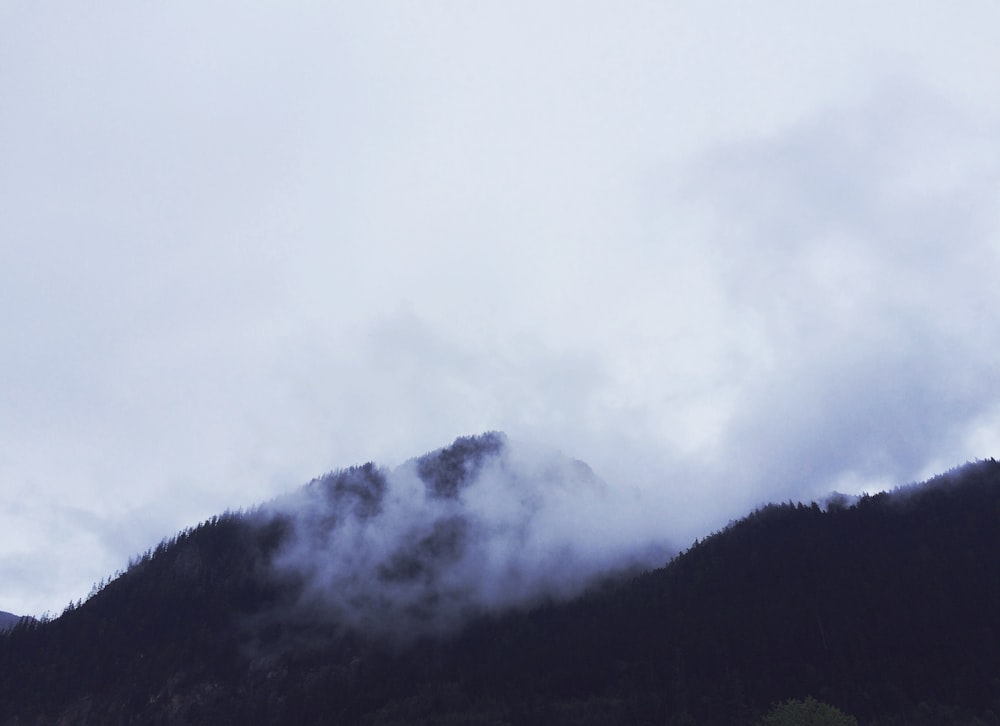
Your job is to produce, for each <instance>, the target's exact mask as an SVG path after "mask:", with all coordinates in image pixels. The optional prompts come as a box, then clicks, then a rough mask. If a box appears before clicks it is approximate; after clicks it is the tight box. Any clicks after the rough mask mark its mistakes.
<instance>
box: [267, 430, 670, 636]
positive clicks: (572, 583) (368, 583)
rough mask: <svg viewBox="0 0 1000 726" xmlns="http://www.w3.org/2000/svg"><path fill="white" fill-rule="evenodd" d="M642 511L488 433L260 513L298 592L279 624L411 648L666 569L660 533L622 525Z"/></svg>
mask: <svg viewBox="0 0 1000 726" xmlns="http://www.w3.org/2000/svg"><path fill="white" fill-rule="evenodd" d="M641 505H642V501H641V499H640V498H639V496H638V493H637V492H632V496H622V495H621V493H620V492H619V493H618V494H617V495H613V494H612V491H611V489H610V488H609V487H608V485H607V484H605V483H604V482H603V481H601V480H600V479H599V478H598V477H597V476H595V474H594V472H592V471H591V470H590V468H589V467H588V466H587V465H586V464H584V463H582V462H580V461H576V460H574V459H570V458H568V457H566V456H564V455H562V454H560V453H558V452H555V451H547V450H541V449H537V448H535V447H531V446H527V445H524V444H519V443H515V442H511V441H510V440H508V439H507V437H506V436H504V435H503V434H499V433H492V434H485V435H482V436H479V437H474V438H461V439H459V440H457V441H456V442H455V443H454V444H452V445H451V446H449V447H447V448H445V449H441V450H438V451H435V452H433V453H430V454H427V455H425V456H423V457H420V458H417V459H413V460H410V461H408V462H406V463H405V464H403V465H401V466H399V467H397V468H395V469H391V470H387V469H380V468H378V467H375V466H373V465H370V464H369V465H365V466H361V467H354V468H351V469H347V470H343V471H339V472H334V473H331V474H329V475H327V476H325V477H323V478H321V479H317V480H315V481H313V482H312V483H310V484H309V485H308V486H307V487H305V488H304V489H302V490H300V491H298V492H296V493H295V494H293V495H290V496H287V497H284V498H282V499H280V500H278V501H277V502H275V503H273V504H272V505H270V506H269V507H268V508H267V509H265V513H267V512H276V513H278V515H279V516H282V517H284V518H286V519H287V521H288V522H289V524H290V535H289V540H288V542H287V544H286V545H285V546H284V547H283V548H282V549H281V550H280V551H279V552H278V554H277V555H276V557H275V560H274V567H275V574H276V575H277V576H278V577H279V578H284V579H287V580H289V581H291V582H295V583H298V584H300V585H301V587H302V594H301V596H300V597H299V599H298V600H297V601H296V602H295V603H293V604H291V605H290V606H289V607H288V610H287V611H286V612H283V613H282V615H283V617H286V618H293V619H294V618H296V617H298V618H303V619H308V620H309V621H312V622H315V621H319V622H328V623H336V624H340V625H344V626H349V627H354V628H357V629H361V630H364V631H365V632H368V633H376V634H381V635H385V636H389V637H393V638H407V637H413V636H418V635H421V634H428V633H442V632H447V631H449V630H451V629H453V628H455V627H457V626H459V625H461V624H462V623H463V622H464V621H465V620H466V619H467V618H469V617H470V616H473V615H476V614H482V613H495V612H499V611H502V610H505V609H509V608H516V607H523V606H528V605H532V604H537V603H538V602H540V601H543V600H559V599H563V598H566V597H570V596H573V595H575V594H578V593H579V592H581V591H582V590H583V589H584V588H586V587H587V586H588V585H592V584H594V583H595V582H596V581H598V580H600V579H601V578H605V577H610V576H622V575H623V574H628V573H629V572H634V571H635V570H637V569H641V568H647V567H656V566H659V565H662V564H663V563H664V562H665V561H666V560H667V558H668V556H669V553H670V550H669V547H668V544H667V542H666V541H665V538H664V537H663V533H657V534H655V535H654V534H653V533H652V532H644V531H641V530H638V531H637V530H636V529H634V528H628V527H626V526H624V525H625V524H626V523H628V522H634V521H635V520H636V513H637V510H638V509H639V507H641Z"/></svg>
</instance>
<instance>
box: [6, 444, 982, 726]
mask: <svg viewBox="0 0 1000 726" xmlns="http://www.w3.org/2000/svg"><path fill="white" fill-rule="evenodd" d="M505 446H506V442H505V440H504V439H503V438H502V437H499V435H488V436H487V437H477V438H473V439H462V440H459V442H456V445H455V446H453V447H449V448H447V449H443V450H441V451H439V452H435V453H434V454H432V455H429V456H428V457H423V458H421V459H417V460H414V461H413V462H408V464H406V465H404V467H403V468H402V471H403V472H404V473H405V471H411V472H415V476H416V481H419V482H420V483H421V485H422V487H423V489H422V490H420V491H421V496H422V497H424V500H426V501H427V502H430V503H431V504H430V505H428V506H430V509H428V510H427V512H429V513H430V514H431V515H434V517H437V518H436V519H435V518H434V517H432V518H431V519H430V521H428V522H426V523H425V524H424V525H422V526H417V523H412V524H413V525H414V526H413V527H400V528H399V530H398V531H399V533H400V534H399V537H396V538H392V539H388V540H385V542H386V543H387V546H386V548H385V549H384V551H383V550H381V549H377V548H374V549H370V550H369V549H366V548H368V547H373V544H372V542H371V541H369V540H367V539H365V537H367V536H369V535H370V534H371V533H370V532H368V530H366V529H365V524H364V523H365V522H369V521H372V522H373V521H377V520H378V519H379V518H380V517H387V516H388V515H389V514H391V513H392V511H393V510H392V507H394V506H397V505H395V504H393V503H392V499H393V497H394V496H395V494H394V491H395V490H394V487H396V486H401V485H402V484H401V482H404V481H405V480H404V479H400V478H399V477H400V476H403V474H402V473H400V474H392V473H388V474H387V473H386V472H382V471H381V470H379V469H377V468H375V467H373V466H365V467H358V468H355V469H350V470H347V471H344V472H338V473H335V474H331V475H329V476H327V477H323V478H321V479H319V480H316V481H314V482H313V483H311V484H310V485H308V486H307V487H306V488H305V489H304V490H303V492H300V493H297V494H295V495H291V498H290V499H284V500H279V501H278V502H276V503H274V504H272V505H268V506H264V507H261V508H258V509H255V510H253V511H250V512H244V513H227V514H224V515H222V516H219V517H216V518H213V519H211V520H209V521H207V522H205V523H203V524H201V525H199V526H198V527H194V528H191V529H188V530H185V531H184V532H181V533H180V534H179V535H177V536H176V537H174V538H172V539H170V540H169V541H165V542H164V543H162V544H161V545H160V546H159V547H157V548H156V550H154V551H151V552H148V553H146V554H145V555H143V556H142V557H140V558H138V559H137V560H136V561H135V562H134V563H133V564H132V565H131V566H130V568H129V569H128V570H127V571H126V572H125V573H124V574H122V575H121V576H119V577H117V578H116V579H114V580H113V581H111V582H110V583H107V584H104V585H103V587H100V588H99V589H98V591H97V592H96V593H95V594H94V595H93V596H92V597H91V598H90V599H88V600H87V601H86V602H84V603H81V604H79V605H73V606H70V607H69V608H67V610H66V611H65V612H64V613H63V614H62V615H61V616H60V617H58V618H56V619H54V620H50V621H46V622H25V621H22V622H20V623H18V624H17V625H16V626H15V627H14V628H13V629H12V630H11V631H10V632H9V633H7V634H6V635H4V636H2V637H0V724H3V725H5V726H6V725H7V724H18V725H22V724H43V723H44V724H49V723H64V724H88V723H93V724H117V723H143V724H203V723H204V724H209V723H211V724H227V723H233V724H235V723H240V724H244V723H261V724H263V723H268V724H270V723H275V724H282V723H287V724H293V723H295V724H313V723H324V724H325V723H349V724H350V723H363V724H413V723H425V724H432V723H433V724H446V723H455V724H457V723H483V724H491V723H496V724H501V723H510V724H522V723H524V724H530V723H538V724H542V723H545V724H551V723H566V724H570V723H574V724H576V723H581V724H588V723H589V724H618V723H622V724H624V723H628V724H664V723H665V724H690V723H694V724H739V723H748V724H749V723H754V722H755V721H756V720H757V719H759V718H760V717H761V716H762V715H763V714H764V713H765V712H767V711H768V710H769V709H770V708H771V706H772V705H773V704H776V703H778V702H783V701H789V700H790V699H800V701H799V702H801V703H803V704H809V703H814V702H813V701H812V700H811V699H813V698H815V699H817V700H818V701H820V702H822V703H827V704H831V705H832V706H835V707H837V708H838V709H841V710H842V711H844V712H846V713H850V714H853V715H855V716H857V717H858V719H859V720H860V722H861V723H883V724H941V723H965V724H995V723H1000V720H998V718H997V714H1000V464H998V463H997V462H996V461H993V460H988V461H980V462H976V463H974V464H968V465H966V466H964V467H961V468H960V469H956V470H954V471H952V472H950V473H949V474H947V475H944V476H941V477H938V478H936V479H933V480H931V481H929V482H927V483H925V484H922V485H919V486H912V487H907V488H903V489H899V490H897V491H895V492H892V493H886V494H878V495H875V496H865V497H862V498H861V499H860V500H858V501H857V502H856V503H854V504H853V505H848V504H846V503H839V502H836V501H832V500H831V501H830V502H828V503H827V506H826V508H825V510H824V509H821V508H820V507H819V506H818V505H815V504H812V505H804V504H791V503H789V504H781V505H771V506H768V507H765V508H763V509H760V510H758V511H756V512H754V513H752V514H751V515H749V516H748V517H746V518H744V519H742V520H740V521H738V522H735V523H733V524H731V525H730V526H729V527H727V528H726V529H725V530H723V531H721V532H718V533H716V534H713V535H711V536H709V537H707V538H705V539H704V540H702V541H698V542H696V543H695V544H693V545H692V546H691V547H690V548H689V549H688V550H687V551H686V552H684V553H682V554H680V555H678V556H676V557H675V558H673V559H672V560H671V561H670V562H669V564H666V566H662V567H658V568H657V569H649V570H648V571H646V572H643V573H641V574H638V573H635V572H634V570H629V569H628V567H629V566H630V563H631V564H632V565H634V563H635V560H634V559H629V557H627V556H624V555H623V556H622V557H621V558H620V559H619V560H617V562H618V564H620V565H622V567H624V569H615V568H610V569H609V568H607V567H601V568H597V569H595V570H593V571H591V572H590V573H589V575H588V576H587V577H585V578H583V579H578V580H572V581H573V582H574V583H576V586H577V587H580V588H583V589H581V590H575V591H574V590H560V589H559V588H556V590H555V591H553V593H552V594H548V595H546V594H545V593H543V592H542V591H541V590H533V589H531V588H528V589H527V590H525V592H526V593H527V596H526V597H525V598H524V599H522V600H518V601H502V602H499V601H495V600H492V599H490V598H487V597H484V598H482V599H477V598H478V597H479V593H480V590H479V589H477V588H479V587H480V586H481V584H475V586H473V585H469V584H468V583H479V581H477V580H475V579H474V578H471V579H470V578H467V579H464V580H463V579H461V578H460V577H459V576H460V575H461V576H463V577H464V576H466V575H468V572H467V569H466V568H465V567H464V566H462V565H460V564H456V563H462V562H463V561H464V560H463V558H464V557H465V553H472V555H474V558H481V557H484V556H485V555H486V554H489V555H490V556H493V555H492V554H491V553H492V550H488V549H478V550H477V549H476V546H477V545H476V544H475V542H476V537H478V536H480V535H482V534H483V532H482V530H481V528H483V527H485V526H486V524H488V522H484V521H483V520H478V519H476V517H475V516H473V515H474V514H475V510H474V509H468V510H466V509H461V508H458V509H452V508H451V507H452V505H455V507H457V502H459V501H460V500H462V499H463V496H465V497H467V498H468V499H470V500H471V499H473V498H474V497H473V494H474V493H475V491H476V490H475V487H479V486H484V484H483V482H486V483H487V484H488V486H489V487H493V486H499V487H501V488H503V482H504V481H505V480H503V478H502V477H500V478H491V476H492V475H490V474H488V472H489V471H494V472H506V474H507V475H510V476H513V475H514V474H518V473H524V472H525V471H527V469H525V468H524V467H520V468H518V466H515V465H514V464H512V463H511V462H512V461H513V460H505V459H502V458H501V459H498V458H497V457H498V456H499V455H500V453H501V452H502V451H503V449H504V447H505ZM491 449H495V450H491ZM550 464H551V466H550ZM546 466H548V467H549V469H552V467H553V466H554V467H555V469H554V470H555V471H556V472H557V473H559V475H560V476H562V477H563V481H564V482H565V481H569V482H571V483H572V486H573V487H581V488H582V491H581V492H580V494H581V496H586V495H588V494H589V493H590V490H589V489H587V487H589V486H591V485H592V484H593V482H591V478H592V477H593V475H592V473H590V472H589V469H586V467H585V466H584V465H582V464H579V462H576V463H573V462H569V463H566V462H563V463H561V464H558V465H556V464H552V462H551V461H546ZM546 466H543V467H541V469H540V470H541V471H545V470H546ZM491 467H492V469H491ZM505 467H506V468H505ZM581 467H582V468H581ZM567 472H576V474H573V475H572V476H570V478H569V479H566V478H565V477H567V476H569V474H568V473H567ZM588 482H590V483H588ZM536 483H537V482H536ZM510 486H515V485H510ZM595 486H596V485H595ZM470 487H471V488H470ZM414 491H416V490H414ZM488 491H492V489H488ZM516 491H517V492H518V497H520V496H521V495H522V494H523V493H524V491H525V490H523V489H517V490H516ZM410 494H413V492H410ZM414 496H415V495H414ZM422 501H423V500H422ZM560 501H562V500H560ZM323 502H326V503H327V504H329V503H331V502H332V503H333V504H335V506H327V505H322V506H321V503H323ZM442 502H443V503H445V504H446V505H447V506H444V508H439V505H441V504H442ZM303 507H304V509H303ZM421 511H423V510H421ZM531 511H534V510H531ZM303 512H305V513H310V516H311V517H312V519H309V518H308V517H307V518H306V519H305V520H303V519H302V518H303V517H305V516H306V515H305V514H304V513H303ZM405 513H409V510H405ZM518 513H519V514H520V511H519V512H518ZM449 516H450V517H452V518H451V519H448V517H449ZM456 517H457V519H456ZM389 521H390V520H388V519H387V520H386V522H389ZM462 521H464V522H466V523H465V524H461V523H460V522H462ZM544 521H545V522H548V521H550V520H548V519H546V520H544ZM551 521H558V520H557V519H553V520H551ZM303 522H306V524H305V525H304V524H303ZM345 522H346V523H347V524H345ZM303 526H305V527H306V529H305V531H306V534H305V535H303V534H302V533H301V532H300V531H299V530H300V529H301V528H302V527H303ZM324 526H325V527H327V528H329V529H331V530H332V531H341V532H342V534H339V535H337V537H336V538H335V539H334V540H332V541H328V540H321V541H320V544H322V545H324V546H326V545H331V544H332V545H336V546H338V547H348V546H354V547H355V550H356V551H357V552H358V553H359V557H360V556H361V555H362V554H363V555H364V557H366V558H368V559H366V560H365V561H366V562H368V563H370V564H372V566H373V569H371V570H370V571H368V575H367V576H368V577H369V579H370V582H368V583H367V584H364V586H361V585H357V586H355V585H351V584H350V583H349V582H348V581H347V580H344V579H338V577H337V576H335V574H334V573H331V572H327V571H326V570H325V569H324V568H323V567H318V568H308V567H301V566H292V565H294V563H295V558H294V557H293V556H292V555H290V554H289V553H290V552H295V553H300V554H301V553H302V552H304V550H302V548H301V547H302V544H303V542H313V540H312V539H310V538H313V537H315V536H318V535H317V533H320V532H323V531H324V529H323V527H324ZM338 527H346V528H347V529H344V530H338V529H337V528H338ZM414 527H415V528H414ZM347 532H362V533H363V536H362V535H359V536H358V537H357V538H355V539H343V537H344V536H346V533H347ZM382 542H383V540H377V541H376V542H375V544H380V543H382ZM504 542H505V540H504ZM290 543H293V544H294V546H292V545H290ZM290 546H291V549H289V548H290ZM469 548H471V549H469ZM320 551H321V552H326V550H325V549H323V550H320ZM375 553H379V556H378V557H375V556H374V555H375ZM289 558H291V560H289ZM570 560H571V562H570V565H572V566H573V567H581V562H582V561H583V560H582V559H581V558H577V559H576V560H572V558H570ZM336 561H337V563H338V564H342V563H344V562H350V560H349V558H348V559H343V558H342V559H338V560H336ZM476 561H478V559H477V560H476ZM289 562H291V563H292V565H289ZM509 562H510V563H515V564H516V563H517V562H518V561H517V560H510V561H509ZM471 564H475V563H474V562H473V563H471ZM483 566H484V567H488V565H483ZM554 567H555V568H556V569H558V565H555V566H554ZM382 568H385V569H382ZM487 571H488V572H489V573H490V577H493V576H494V575H495V574H496V572H499V570H496V571H493V570H487ZM554 571H555V570H553V572H554ZM363 572H365V570H364V569H363V568H362V569H358V570H355V571H353V573H354V574H353V575H352V577H353V576H357V577H361V576H362V573H363ZM630 572H631V574H628V573H630ZM329 577H333V579H332V580H330V579H329ZM525 577H528V576H527V575H525ZM528 579H529V580H530V577H528ZM456 582H457V583H458V585H457V586H456ZM512 582H513V581H512ZM352 587H353V588H354V589H352ZM327 589H332V590H338V591H340V590H345V589H346V590H347V591H348V595H346V596H344V597H341V598H340V599H337V598H336V597H334V599H333V600H331V599H330V596H331V593H330V592H327ZM383 591H384V592H385V593H387V594H385V595H384V596H380V595H379V593H380V592H383ZM435 591H437V592H438V593H439V594H438V595H437V599H435V595H434V593H435ZM491 597H492V593H491ZM352 598H355V600H352ZM366 598H367V599H366ZM372 598H375V600H376V601H375V602H372V601H371V599H372ZM380 598H381V599H380ZM451 598H458V600H459V601H460V602H461V603H463V605H462V606H461V607H456V606H454V603H453V602H452V601H451ZM501 605H502V606H501ZM351 607H356V608H359V612H375V613H376V616H375V617H374V618H366V617H359V616H354V615H351V611H350V610H349V608H351ZM442 610H444V611H447V612H449V613H450V614H451V616H453V617H454V618H455V619H456V623H457V624H456V626H455V627H453V628H441V627H438V626H439V624H440V620H439V616H438V615H437V613H438V612H440V611H442ZM382 619H388V620H397V621H398V622H401V623H404V624H405V626H406V627H415V628H416V632H414V633H412V634H411V635H410V637H405V638H400V637H398V635H399V634H398V632H396V630H395V629H393V628H391V627H386V626H385V623H384V622H383V620H382ZM422 622H430V623H433V624H434V626H433V627H428V628H421V627H419V624H420V623H422ZM772 722H773V721H772Z"/></svg>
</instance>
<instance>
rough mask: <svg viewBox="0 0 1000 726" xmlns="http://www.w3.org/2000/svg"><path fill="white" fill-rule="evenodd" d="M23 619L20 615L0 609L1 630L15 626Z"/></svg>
mask: <svg viewBox="0 0 1000 726" xmlns="http://www.w3.org/2000/svg"><path fill="white" fill-rule="evenodd" d="M20 619H21V616H20V615H14V613H8V612H5V611H3V610H0V630H6V629H7V628H13V627H14V626H15V625H16V624H17V621H18V620H20Z"/></svg>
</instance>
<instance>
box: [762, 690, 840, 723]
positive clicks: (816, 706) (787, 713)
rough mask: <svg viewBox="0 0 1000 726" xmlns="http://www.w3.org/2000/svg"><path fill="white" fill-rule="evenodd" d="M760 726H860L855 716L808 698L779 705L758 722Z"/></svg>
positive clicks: (791, 700)
mask: <svg viewBox="0 0 1000 726" xmlns="http://www.w3.org/2000/svg"><path fill="white" fill-rule="evenodd" d="M758 724H759V726H858V720H857V719H856V718H854V716H848V715H847V714H846V713H844V712H843V711H841V710H840V709H839V708H834V707H833V706H831V705H830V704H828V703H820V702H819V701H817V700H816V699H815V698H812V697H807V698H805V700H802V701H799V700H795V699H790V700H788V701H785V702H783V703H779V704H778V705H776V706H775V707H774V708H772V709H771V710H770V711H768V712H767V714H766V715H765V716H764V718H762V719H761V720H760V721H759V722H758Z"/></svg>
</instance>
